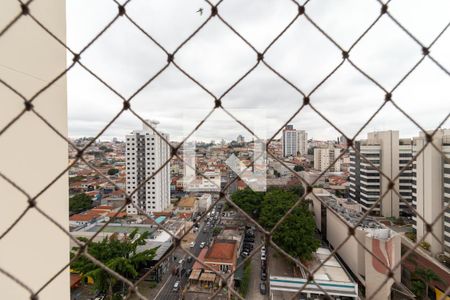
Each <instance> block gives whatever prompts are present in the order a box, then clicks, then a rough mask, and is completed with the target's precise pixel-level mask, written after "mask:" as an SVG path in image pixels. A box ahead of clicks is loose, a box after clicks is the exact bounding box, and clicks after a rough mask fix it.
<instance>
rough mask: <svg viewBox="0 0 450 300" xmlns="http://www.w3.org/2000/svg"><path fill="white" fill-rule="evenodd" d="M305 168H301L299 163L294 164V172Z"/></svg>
mask: <svg viewBox="0 0 450 300" xmlns="http://www.w3.org/2000/svg"><path fill="white" fill-rule="evenodd" d="M304 170H305V168H303V166H301V165H295V166H294V171H295V172H300V171H304Z"/></svg>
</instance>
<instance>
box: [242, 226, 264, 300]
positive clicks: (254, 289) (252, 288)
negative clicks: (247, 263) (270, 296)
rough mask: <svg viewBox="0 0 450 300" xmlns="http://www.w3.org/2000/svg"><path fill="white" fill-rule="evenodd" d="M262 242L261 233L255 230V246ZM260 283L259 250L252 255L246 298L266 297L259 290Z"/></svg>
mask: <svg viewBox="0 0 450 300" xmlns="http://www.w3.org/2000/svg"><path fill="white" fill-rule="evenodd" d="M261 243H262V241H261V234H260V233H259V231H256V232H255V244H254V245H255V248H256V247H258V246H259V245H260V244H261ZM260 283H261V252H258V253H256V254H255V255H253V257H252V270H251V273H250V284H249V288H248V292H247V296H246V297H245V298H246V299H249V300H263V299H267V295H266V296H264V295H262V294H261V293H260V292H259V284H260Z"/></svg>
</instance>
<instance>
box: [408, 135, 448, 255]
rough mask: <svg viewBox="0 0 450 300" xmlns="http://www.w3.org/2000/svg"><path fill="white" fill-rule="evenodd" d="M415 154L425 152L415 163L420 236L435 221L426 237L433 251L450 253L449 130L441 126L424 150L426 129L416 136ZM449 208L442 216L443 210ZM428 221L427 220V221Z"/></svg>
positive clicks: (415, 194) (414, 182)
mask: <svg viewBox="0 0 450 300" xmlns="http://www.w3.org/2000/svg"><path fill="white" fill-rule="evenodd" d="M413 141H414V145H413V150H414V155H417V154H418V153H419V152H420V151H422V150H423V151H422V152H421V153H420V154H419V155H418V156H417V159H416V160H415V162H414V164H413V171H412V172H413V183H412V184H413V190H412V203H413V207H414V208H415V210H416V212H417V214H420V216H421V217H422V218H423V219H422V218H419V217H417V216H416V217H414V220H415V222H416V224H415V226H414V227H415V229H416V233H417V239H418V240H420V239H422V237H423V236H424V235H426V233H427V224H426V223H428V224H433V226H432V233H433V234H428V235H427V236H426V237H425V241H426V242H427V243H429V244H430V251H431V253H432V254H437V253H440V252H445V254H446V255H450V209H449V208H448V204H449V202H450V161H449V158H450V129H440V130H438V131H437V132H436V133H435V135H434V137H433V144H434V145H435V146H436V148H437V149H438V150H439V151H441V152H442V153H444V154H445V155H446V157H447V158H448V159H447V160H445V159H444V157H443V156H442V154H441V153H440V152H439V151H438V150H437V149H436V148H434V147H432V146H431V145H428V146H427V147H426V148H425V149H423V147H424V146H425V144H426V137H425V134H424V133H423V132H421V133H420V135H419V136H418V137H415V138H414V139H413ZM445 207H447V208H446V211H445V213H444V214H443V215H441V212H442V210H443V209H444V208H445ZM425 222H426V223H425Z"/></svg>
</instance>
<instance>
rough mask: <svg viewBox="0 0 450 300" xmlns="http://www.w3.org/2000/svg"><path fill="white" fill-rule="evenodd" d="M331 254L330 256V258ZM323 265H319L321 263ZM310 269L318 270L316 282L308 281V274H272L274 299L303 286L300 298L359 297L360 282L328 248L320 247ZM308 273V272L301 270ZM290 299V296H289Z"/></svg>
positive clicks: (296, 290)
mask: <svg viewBox="0 0 450 300" xmlns="http://www.w3.org/2000/svg"><path fill="white" fill-rule="evenodd" d="M329 256H331V257H330V258H328V257H329ZM322 263H323V265H322V266H321V267H319V265H320V264H322ZM309 266H310V269H309V271H313V270H315V269H316V268H317V267H319V269H318V270H316V271H315V273H314V275H313V276H314V283H308V278H307V276H303V277H287V276H278V275H275V276H274V275H271V276H270V291H271V293H272V295H273V297H272V299H286V297H283V296H284V295H285V294H286V293H292V294H291V296H292V295H293V294H296V293H298V291H299V290H300V289H301V288H303V286H304V285H305V284H306V286H305V288H303V290H302V292H301V295H300V299H322V297H324V296H325V292H326V294H327V296H330V297H331V299H359V297H358V284H357V283H355V282H354V280H352V278H351V277H350V275H349V274H348V273H347V272H346V271H345V269H344V268H343V267H342V265H341V264H340V263H339V261H338V260H337V259H336V257H335V256H334V255H332V254H331V251H330V250H329V249H327V248H319V249H317V251H316V253H314V259H313V260H311V261H310V262H309ZM301 273H302V274H305V275H306V272H301ZM288 299H290V297H289V298H288Z"/></svg>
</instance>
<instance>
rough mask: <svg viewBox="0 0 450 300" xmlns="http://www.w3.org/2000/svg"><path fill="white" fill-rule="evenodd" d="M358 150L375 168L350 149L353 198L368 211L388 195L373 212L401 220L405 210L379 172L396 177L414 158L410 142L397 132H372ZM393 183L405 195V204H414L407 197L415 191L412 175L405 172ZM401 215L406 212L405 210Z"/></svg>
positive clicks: (361, 142) (359, 143) (362, 141)
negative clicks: (399, 217)
mask: <svg viewBox="0 0 450 300" xmlns="http://www.w3.org/2000/svg"><path fill="white" fill-rule="evenodd" d="M355 147H356V149H358V151H359V152H360V153H361V155H363V156H364V157H365V159H367V160H368V161H370V162H371V163H372V164H373V165H374V166H375V167H376V168H374V167H372V165H371V164H369V163H368V162H367V161H366V160H365V159H363V158H362V157H361V156H360V155H357V153H356V152H355V151H354V150H353V149H351V150H350V167H349V171H350V190H349V195H350V198H351V199H352V200H355V201H357V202H359V203H360V204H361V205H362V209H363V211H367V210H369V209H370V207H372V206H373V205H374V203H375V202H376V201H377V200H378V199H379V198H380V197H382V196H383V195H384V194H386V195H384V197H383V199H382V200H381V202H380V203H379V205H377V206H376V207H375V208H374V209H373V210H372V213H373V214H376V215H382V216H385V217H398V216H399V214H400V208H401V207H402V208H404V205H403V206H401V205H400V199H399V197H398V195H397V194H396V193H395V192H394V191H393V190H389V191H388V187H389V180H388V179H387V178H386V177H384V176H382V175H381V174H380V172H379V171H378V170H381V172H383V174H384V175H386V176H387V177H389V178H391V179H393V178H395V177H396V176H397V175H398V173H399V171H400V170H401V168H402V167H403V166H405V165H406V164H407V162H408V158H411V157H412V155H411V152H412V145H411V141H408V140H407V139H402V140H400V139H399V132H398V131H392V130H389V131H379V132H370V133H369V134H368V136H367V139H366V140H361V141H359V142H356V143H355ZM400 153H402V156H400ZM394 183H395V186H394V188H395V190H396V191H397V192H398V193H400V195H402V198H403V199H404V200H405V201H411V197H408V196H409V195H410V194H411V189H412V185H411V172H410V171H409V172H408V171H406V172H404V173H402V174H401V175H400V176H399V178H398V179H397V180H395V181H394ZM402 213H407V212H405V211H403V210H402Z"/></svg>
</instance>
